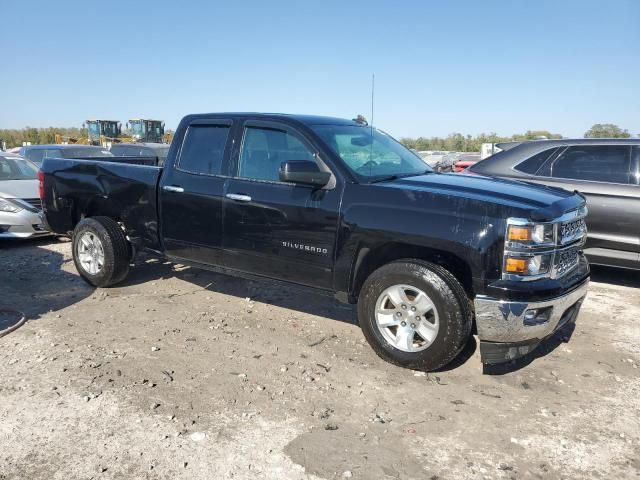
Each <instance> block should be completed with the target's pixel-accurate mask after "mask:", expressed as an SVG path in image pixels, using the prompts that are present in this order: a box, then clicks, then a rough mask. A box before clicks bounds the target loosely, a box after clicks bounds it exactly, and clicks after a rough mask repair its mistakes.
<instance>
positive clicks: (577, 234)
mask: <svg viewBox="0 0 640 480" xmlns="http://www.w3.org/2000/svg"><path fill="white" fill-rule="evenodd" d="M586 233H587V222H585V220H584V218H578V219H576V220H572V221H570V222H566V223H563V224H561V225H560V243H561V244H562V245H566V244H568V243H571V242H574V241H576V240H579V239H581V238H582V237H584V236H585V235H586Z"/></svg>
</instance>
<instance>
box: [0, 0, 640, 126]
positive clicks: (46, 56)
mask: <svg viewBox="0 0 640 480" xmlns="http://www.w3.org/2000/svg"><path fill="white" fill-rule="evenodd" d="M101 6H102V7H104V8H101ZM373 74H375V96H374V98H375V100H374V118H373V122H374V124H375V125H376V126H377V127H379V128H382V129H384V130H386V131H387V132H389V133H390V134H392V135H394V136H396V137H406V136H412V137H416V136H427V137H428V136H444V135H447V134H449V133H452V132H461V133H464V134H472V135H475V134H478V133H482V132H486V133H488V132H497V133H498V134H500V135H511V134H513V133H520V132H524V131H526V130H543V129H544V130H549V131H551V132H553V133H560V134H563V135H564V136H582V135H583V133H584V132H585V131H586V130H588V129H589V127H590V126H591V125H593V124H594V123H615V124H618V125H619V126H620V127H622V128H625V129H628V130H629V131H630V132H631V133H632V134H635V135H637V134H640V88H638V86H639V85H640V81H639V80H640V1H637V0H608V1H601V0H595V1H594V0H553V1H552V0H536V1H525V0H503V1H497V0H484V1H475V0H466V1H463V0H449V1H445V0H440V1H429V0H423V1H420V0H417V1H408V0H407V1H401V0H396V1H377V0H369V1H365V0H348V1H347V0H342V1H336V0H317V1H294V0H291V1H284V0H283V1H279V0H269V1H258V0H256V1H252V0H241V1H235V2H232V1H213V0H212V1H206V0H191V1H175V0H173V1H167V2H165V1H160V0H156V1H146V0H136V1H133V0H129V1H120V0H111V1H107V0H101V1H99V2H91V1H87V0H82V1H74V0H70V1H64V0H60V1H50V0H44V1H32V0H0V128H22V127H25V126H31V127H48V126H60V127H71V126H81V125H82V123H83V121H84V120H86V119H88V118H108V119H116V120H120V121H122V122H123V124H124V123H125V122H126V120H127V119H129V118H140V117H142V118H160V119H163V120H165V121H166V124H167V127H169V128H175V127H176V126H177V124H178V122H179V121H180V118H181V117H182V116H184V115H186V114H189V113H199V112H223V111H258V112H285V113H308V114H318V115H331V116H338V117H345V118H354V117H355V116H356V115H357V114H359V113H361V114H364V115H365V116H366V117H367V118H370V117H371V83H372V82H371V80H372V78H371V77H372V75H373Z"/></svg>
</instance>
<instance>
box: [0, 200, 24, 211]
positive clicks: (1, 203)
mask: <svg viewBox="0 0 640 480" xmlns="http://www.w3.org/2000/svg"><path fill="white" fill-rule="evenodd" d="M20 210H23V208H22V207H20V206H18V205H16V204H15V203H13V202H12V201H10V200H7V199H5V198H0V212H9V213H17V212H19V211H20Z"/></svg>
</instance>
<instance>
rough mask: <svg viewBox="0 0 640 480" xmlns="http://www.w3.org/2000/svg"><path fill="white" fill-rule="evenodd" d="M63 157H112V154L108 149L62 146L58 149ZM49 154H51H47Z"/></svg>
mask: <svg viewBox="0 0 640 480" xmlns="http://www.w3.org/2000/svg"><path fill="white" fill-rule="evenodd" d="M60 152H61V153H62V156H63V157H64V158H101V157H113V154H112V153H111V152H109V150H102V149H100V148H81V147H77V148H63V149H61V150H60ZM48 156H51V155H48Z"/></svg>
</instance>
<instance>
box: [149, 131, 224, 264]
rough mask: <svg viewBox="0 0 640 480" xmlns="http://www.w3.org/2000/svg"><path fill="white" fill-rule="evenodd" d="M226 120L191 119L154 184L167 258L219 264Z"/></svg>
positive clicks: (220, 255)
mask: <svg viewBox="0 0 640 480" xmlns="http://www.w3.org/2000/svg"><path fill="white" fill-rule="evenodd" d="M232 129H233V122H232V120H231V119H228V120H227V119H215V120H195V121H194V122H192V123H191V124H190V125H189V126H188V127H187V130H186V133H185V135H184V138H183V142H182V145H181V147H180V150H179V152H178V154H177V156H176V159H175V160H174V162H175V164H174V165H172V166H171V165H168V166H167V167H166V168H165V169H164V171H163V175H162V180H161V182H160V193H159V201H160V205H159V208H160V219H161V221H160V225H161V228H162V232H161V235H160V237H161V238H162V240H163V245H164V249H165V253H166V255H167V256H168V257H172V258H176V259H184V260H188V261H193V262H198V263H203V264H209V265H221V262H222V201H223V196H224V188H225V181H226V179H227V177H226V176H225V175H223V173H224V169H225V165H227V163H226V160H227V159H228V157H229V152H230V149H231V147H230V145H231V144H232V140H231V139H232Z"/></svg>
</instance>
